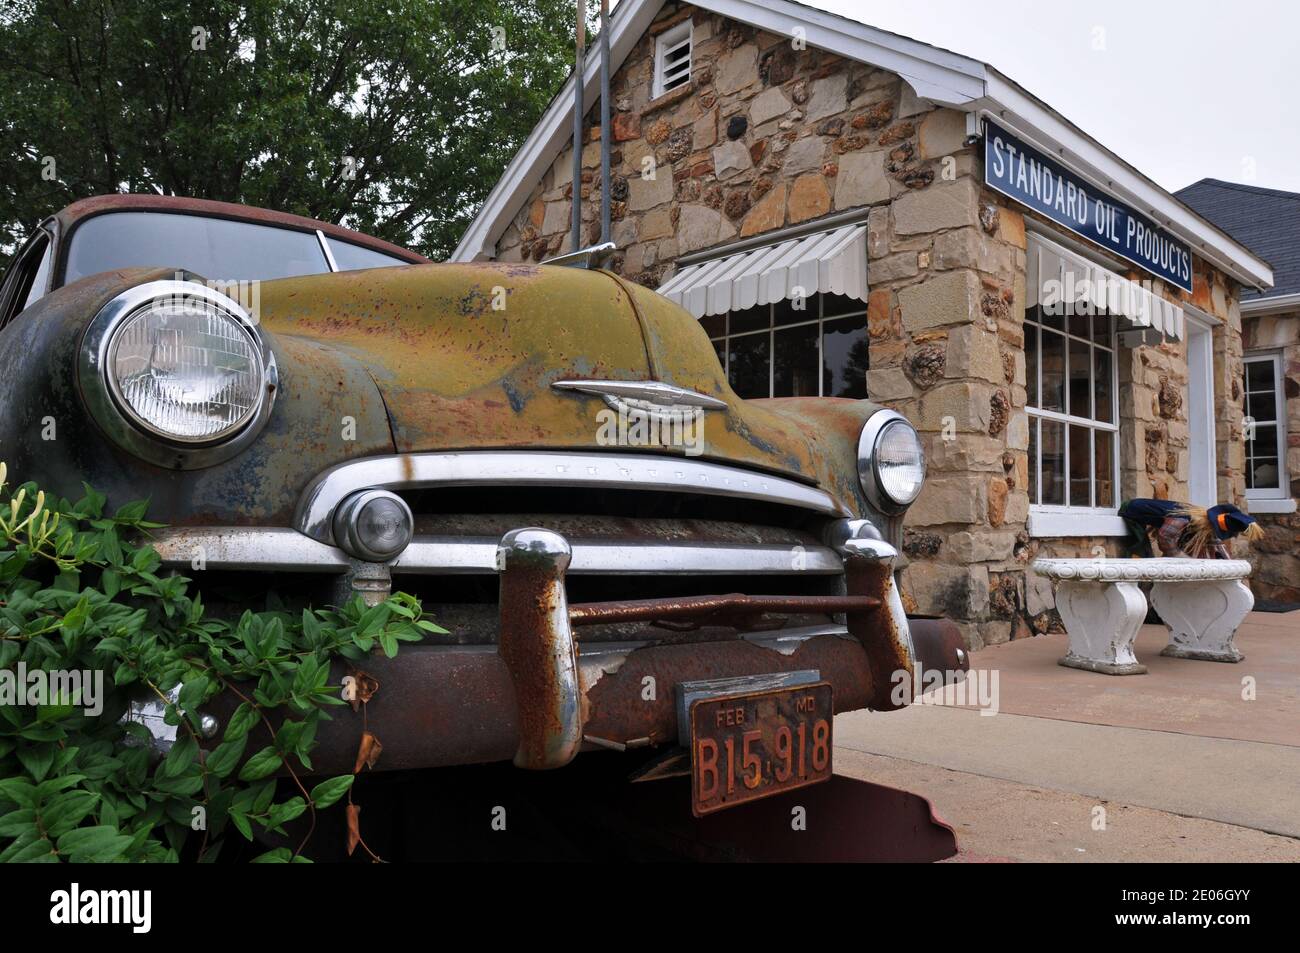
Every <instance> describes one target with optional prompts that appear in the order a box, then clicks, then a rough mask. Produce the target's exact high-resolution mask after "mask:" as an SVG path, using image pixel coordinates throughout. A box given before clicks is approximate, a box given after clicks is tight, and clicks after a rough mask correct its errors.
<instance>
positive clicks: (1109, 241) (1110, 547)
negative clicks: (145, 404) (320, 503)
mask: <svg viewBox="0 0 1300 953" xmlns="http://www.w3.org/2000/svg"><path fill="white" fill-rule="evenodd" d="M610 43H611V51H612V57H611V59H612V70H613V72H612V81H611V96H610V99H611V107H612V108H611V115H612V121H611V129H610V135H611V139H612V142H611V148H612V169H613V182H612V190H611V191H612V198H613V203H612V218H613V225H612V238H613V240H614V241H615V242H616V243H617V245H618V248H619V252H618V255H617V257H616V258H615V259H614V263H613V267H614V269H615V270H616V271H618V272H620V273H621V274H623V275H624V276H626V277H628V278H631V279H633V280H635V281H638V282H640V283H642V284H645V285H647V286H649V287H653V288H657V289H659V290H660V292H661V293H663V294H665V295H667V296H669V297H671V298H673V299H674V300H676V301H678V302H679V303H681V304H682V305H683V306H684V307H685V308H687V310H689V311H690V312H691V313H693V314H694V315H695V316H696V317H698V318H700V320H701V321H702V323H703V324H704V326H705V328H706V329H707V330H708V332H709V335H710V337H711V338H712V339H713V340H714V343H715V346H716V347H717V349H718V354H719V358H720V360H721V361H722V363H723V365H724V367H726V369H727V371H728V375H729V378H730V380H731V383H732V386H733V387H734V388H735V389H736V391H737V392H738V393H740V394H741V395H742V396H744V397H748V398H767V397H781V396H792V395H799V396H803V395H821V396H827V397H865V396H870V397H872V398H873V399H876V400H878V401H881V402H882V403H885V404H887V405H889V406H891V407H893V408H895V409H897V410H899V411H900V412H902V413H903V414H905V415H906V416H907V417H908V418H909V419H910V420H911V421H912V422H913V423H914V424H915V425H916V426H917V428H918V430H920V431H921V433H922V436H923V439H924V440H925V441H926V445H927V459H928V468H929V479H928V482H927V486H926V488H925V490H924V491H923V492H922V494H921V496H920V498H919V500H918V501H917V503H916V504H915V505H914V506H913V507H912V509H911V510H910V511H909V513H908V517H907V521H906V532H905V551H906V555H907V557H908V565H907V568H906V569H905V570H904V571H903V573H902V577H901V581H902V588H903V591H904V593H905V598H906V599H907V600H908V601H909V603H910V607H911V608H912V609H914V610H916V611H920V612H927V613H940V614H944V615H947V616H949V617H951V618H953V619H954V620H957V621H959V622H960V623H961V624H962V626H963V628H964V630H965V632H966V634H967V637H968V639H969V641H970V643H971V645H972V646H974V647H978V646H980V645H982V644H986V643H995V642H1002V641H1005V640H1007V639H1011V638H1018V637H1024V636H1029V635H1032V634H1035V633H1041V632H1045V631H1048V630H1049V629H1051V628H1053V627H1054V626H1059V619H1058V618H1057V617H1056V614H1055V611H1054V605H1053V597H1052V590H1051V586H1050V585H1049V584H1048V582H1047V581H1046V580H1045V579H1041V578H1038V577H1037V576H1036V575H1035V574H1033V573H1032V572H1030V571H1029V570H1028V569H1027V567H1028V565H1029V563H1030V561H1031V560H1032V559H1033V557H1034V556H1035V555H1037V554H1043V555H1049V554H1054V555H1077V554H1090V553H1094V552H1105V553H1110V554H1118V553H1119V552H1120V548H1119V547H1120V543H1121V541H1122V539H1121V537H1122V536H1123V534H1124V527H1123V523H1122V521H1121V520H1120V519H1119V518H1118V517H1117V516H1116V510H1117V507H1118V505H1119V502H1120V500H1121V499H1123V498H1125V497H1131V496H1157V497H1167V498H1170V499H1182V500H1189V499H1190V500H1192V501H1195V502H1200V503H1210V502H1213V501H1214V500H1216V499H1217V500H1231V501H1235V502H1238V503H1240V504H1242V505H1243V506H1244V505H1245V490H1246V477H1245V444H1244V443H1243V439H1242V422H1243V414H1244V411H1243V391H1242V386H1241V381H1242V373H1243V364H1242V347H1243V345H1242V337H1241V309H1240V304H1239V299H1240V292H1241V289H1242V288H1248V289H1257V290H1263V289H1267V288H1268V287H1269V286H1270V285H1271V283H1272V273H1271V271H1270V268H1269V266H1268V265H1267V264H1266V263H1265V262H1264V261H1263V260H1261V259H1260V258H1259V257H1258V256H1257V255H1256V254H1254V253H1253V252H1251V251H1250V250H1249V249H1247V248H1245V247H1243V246H1242V245H1241V244H1240V243H1238V242H1237V241H1235V240H1233V239H1232V238H1231V237H1229V236H1228V235H1227V234H1225V233H1224V232H1222V231H1220V230H1219V229H1218V228H1216V227H1215V226H1213V225H1211V224H1210V223H1208V222H1207V221H1205V220H1204V219H1203V218H1201V217H1200V216H1199V215H1197V214H1196V213H1194V212H1193V211H1192V210H1191V209H1189V208H1188V207H1187V206H1186V205H1184V204H1183V203H1182V202H1180V201H1179V200H1178V199H1176V198H1175V197H1174V196H1172V195H1170V194H1169V193H1167V192H1165V191H1164V190H1163V189H1161V188H1160V187H1159V186H1157V185H1156V184H1155V183H1153V182H1152V181H1151V180H1149V179H1148V178H1146V177H1145V176H1143V175H1142V174H1141V173H1140V172H1139V171H1137V170H1135V169H1133V168H1132V167H1131V166H1129V165H1127V164H1126V163H1125V162H1124V161H1123V160H1122V159H1120V158H1119V157H1117V156H1115V155H1114V154H1113V153H1111V152H1110V151H1108V150H1107V149H1106V148H1105V147H1103V146H1102V145H1101V144H1099V143H1097V142H1096V141H1094V140H1093V139H1091V138H1089V137H1088V136H1087V135H1086V134H1084V133H1083V132H1082V131H1080V130H1079V129H1077V128H1075V127H1074V126H1073V125H1071V124H1070V123H1069V121H1068V120H1066V119H1065V118H1064V117H1062V116H1060V115H1059V114H1058V113H1056V112H1054V111H1053V110H1052V109H1051V108H1050V107H1048V106H1047V105H1045V104H1043V103H1042V102H1040V101H1039V100H1037V99H1035V98H1034V97H1033V96H1032V95H1031V94H1030V93H1029V92H1027V91H1026V90H1024V89H1023V88H1021V87H1020V86H1018V85H1017V84H1016V83H1014V82H1012V81H1011V80H1010V79H1008V78H1007V77H1005V76H1004V75H1002V74H1001V73H999V72H998V71H997V70H995V69H993V68H992V67H991V66H988V65H987V64H985V63H982V62H980V61H978V60H973V59H970V58H968V57H965V56H960V55H957V54H954V53H950V52H947V51H945V50H940V49H937V48H935V47H932V46H928V45H926V44H923V43H918V42H916V41H913V40H910V39H907V38H905V37H901V36H898V35H895V34H891V33H886V32H883V31H879V30H875V29H873V28H871V27H869V26H865V25H863V24H861V23H858V22H855V21H852V20H848V19H844V18H841V17H837V16H834V15H832V14H828V13H823V12H821V11H818V10H814V9H812V8H809V7H806V6H802V5H799V4H796V3H791V2H787V0H764V2H762V3H759V2H751V0H700V2H697V3H693V4H687V3H676V2H667V3H665V2H662V0H623V2H622V3H620V4H619V6H618V8H617V10H616V13H615V16H614V17H613V19H612V22H611V26H610ZM584 89H585V90H586V100H585V101H586V102H587V103H590V104H592V109H591V110H590V112H589V113H588V123H587V129H586V133H585V134H584V136H583V141H582V142H581V143H579V148H580V149H581V168H582V176H581V181H580V182H579V184H578V185H579V189H580V194H581V196H582V198H583V201H584V204H583V215H582V218H583V223H584V225H583V228H584V230H585V231H584V234H583V236H582V241H583V243H584V244H587V243H591V242H594V241H595V240H597V239H598V237H599V234H600V232H599V200H600V176H599V161H600V134H601V133H600V129H599V126H598V122H599V111H598V108H597V107H596V102H597V95H598V93H599V83H598V72H597V64H595V63H592V62H589V63H588V68H587V71H586V74H585V76H584ZM572 103H573V80H572V78H571V79H570V81H569V84H568V85H567V86H566V88H565V89H564V90H562V91H560V93H559V94H558V95H557V97H556V99H555V101H554V102H553V103H552V105H551V107H550V108H549V110H548V112H547V113H546V114H545V116H544V117H543V119H542V120H541V122H540V123H539V124H538V126H537V127H536V128H535V129H534V131H533V133H532V135H531V136H530V137H529V139H528V140H527V141H526V143H525V144H524V146H523V147H522V148H521V150H520V152H519V153H518V154H517V155H516V156H515V158H514V160H513V161H512V162H511V164H510V166H509V167H508V169H507V171H506V173H505V175H504V176H503V178H502V180H501V181H500V182H499V183H498V184H497V186H496V188H495V189H494V190H493V192H492V193H491V195H490V196H489V197H488V199H487V201H486V202H485V204H484V206H483V208H482V209H481V210H480V211H479V213H478V215H477V216H476V218H475V219H474V221H473V222H472V223H471V225H470V227H469V228H468V229H467V231H466V233H465V235H464V237H463V239H462V241H461V243H460V245H459V247H458V248H457V249H456V252H455V255H454V258H455V259H456V260H461V261H470V260H476V259H500V260H506V261H534V262H535V261H541V260H542V259H545V258H547V257H549V256H552V255H555V254H559V253H563V252H565V251H568V250H570V238H569V225H570V216H571V213H572V206H571V201H572V182H571V179H572V159H573V153H572V151H571V150H572V148H573V144H572V141H571V139H572V118H571V112H572Z"/></svg>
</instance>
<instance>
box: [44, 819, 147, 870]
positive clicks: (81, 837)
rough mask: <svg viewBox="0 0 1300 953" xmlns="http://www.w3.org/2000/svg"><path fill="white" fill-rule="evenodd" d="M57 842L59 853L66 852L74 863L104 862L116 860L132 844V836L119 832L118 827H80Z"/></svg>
mask: <svg viewBox="0 0 1300 953" xmlns="http://www.w3.org/2000/svg"><path fill="white" fill-rule="evenodd" d="M56 843H57V844H58V846H59V853H60V854H66V855H67V856H68V858H69V859H70V860H72V861H73V862H74V863H86V864H102V863H107V862H108V861H111V860H116V859H117V858H118V857H119V856H121V854H122V853H123V851H125V850H126V848H127V847H128V846H130V844H131V838H130V837H127V836H125V835H123V834H120V833H118V830H117V828H115V827H108V826H106V825H101V826H99V827H79V828H77V829H76V830H72V831H68V833H66V834H64V835H63V836H62V837H60V838H59V839H58V840H57V841H56Z"/></svg>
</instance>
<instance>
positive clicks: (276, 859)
mask: <svg viewBox="0 0 1300 953" xmlns="http://www.w3.org/2000/svg"><path fill="white" fill-rule="evenodd" d="M292 858H293V851H291V850H289V848H287V847H277V848H276V849H275V850H268V851H267V852H266V853H265V854H258V855H257V856H256V857H254V858H253V859H252V860H250V861H249V863H250V864H287V863H289V861H290V860H291V859H292ZM277 876H278V874H277Z"/></svg>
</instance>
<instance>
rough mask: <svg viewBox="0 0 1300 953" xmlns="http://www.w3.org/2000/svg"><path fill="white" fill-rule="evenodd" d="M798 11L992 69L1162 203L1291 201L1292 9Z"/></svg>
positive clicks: (1024, 6)
mask: <svg viewBox="0 0 1300 953" xmlns="http://www.w3.org/2000/svg"><path fill="white" fill-rule="evenodd" d="M804 2H806V3H809V4H811V5H812V6H817V7H820V8H822V9H825V10H830V11H832V12H834V13H839V14H843V15H844V16H848V17H852V18H853V19H856V20H859V21H861V22H863V23H867V24H870V25H871V26H876V27H880V28H881V29H885V30H890V31H892V32H894V33H901V34H903V35H905V36H910V37H913V38H914V39H917V40H923V41H924V42H926V43H933V44H934V45H936V46H941V47H944V48H945V49H949V50H952V51H954V52H957V53H962V54H964V55H966V56H970V57H973V58H975V59H980V60H983V61H984V62H986V63H989V64H991V65H993V66H995V67H997V68H998V69H999V70H1001V71H1002V72H1003V73H1004V74H1006V75H1007V76H1008V77H1010V78H1011V79H1013V80H1015V81H1016V82H1017V83H1019V84H1020V85H1021V86H1023V87H1024V88H1025V89H1026V90H1028V91H1029V92H1030V93H1032V94H1034V95H1035V96H1037V97H1038V98H1039V99H1041V100H1043V101H1044V102H1045V103H1047V104H1048V105H1050V106H1052V107H1054V108H1055V109H1056V110H1057V111H1058V112H1060V113H1061V114H1062V115H1064V116H1065V118H1067V119H1069V120H1070V121H1071V122H1073V123H1074V124H1075V125H1076V126H1078V127H1079V128H1080V129H1082V130H1084V131H1085V132H1087V133H1088V134H1090V135H1091V136H1093V137H1094V138H1095V139H1097V140H1098V141H1099V142H1101V143H1102V144H1103V145H1105V146H1106V147H1107V148H1109V149H1110V150H1111V151H1113V152H1115V153H1116V154H1117V155H1119V156H1121V157H1122V158H1124V159H1125V160H1127V161H1128V162H1130V163H1131V164H1133V165H1134V166H1136V167H1137V168H1138V169H1140V170H1141V171H1142V172H1144V173H1146V174H1147V175H1148V176H1150V177H1151V178H1153V179H1155V181H1156V182H1158V183H1160V184H1161V185H1162V186H1164V187H1165V188H1166V189H1168V190H1169V191H1171V192H1172V191H1174V190H1176V189H1180V188H1182V187H1183V186H1185V185H1190V184H1191V183H1192V182H1195V181H1196V180H1198V179H1202V178H1206V177H1210V178H1215V179H1225V180H1227V181H1229V182H1247V183H1250V184H1252V185H1260V186H1264V187H1267V188H1274V189H1286V190H1287V191H1290V192H1300V108H1297V98H1298V97H1297V94H1298V93H1300V3H1297V2H1296V0H1235V2H1212V0H1187V2H1177V3H1175V2H1171V0H1088V2H1077V0H993V2H989V0H804Z"/></svg>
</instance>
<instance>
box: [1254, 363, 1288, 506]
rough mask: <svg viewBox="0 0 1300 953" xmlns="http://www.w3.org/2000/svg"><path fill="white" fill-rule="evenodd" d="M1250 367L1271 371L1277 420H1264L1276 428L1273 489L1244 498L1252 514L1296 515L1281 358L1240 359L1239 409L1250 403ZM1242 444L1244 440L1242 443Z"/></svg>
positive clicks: (1263, 490) (1255, 489)
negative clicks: (1255, 365) (1288, 456)
mask: <svg viewBox="0 0 1300 953" xmlns="http://www.w3.org/2000/svg"><path fill="white" fill-rule="evenodd" d="M1251 364H1268V365H1270V366H1271V367H1272V368H1273V414H1274V416H1275V417H1276V420H1269V421H1264V423H1266V424H1271V425H1273V426H1274V427H1275V428H1276V432H1277V446H1276V448H1275V449H1276V450H1277V454H1276V455H1277V482H1278V485H1277V486H1276V487H1266V488H1263V489H1260V488H1258V487H1254V488H1248V489H1247V490H1246V499H1247V500H1248V501H1249V503H1250V510H1251V512H1252V513H1269V512H1272V513H1292V512H1295V500H1293V499H1291V488H1290V474H1289V473H1288V472H1287V466H1286V450H1287V433H1286V416H1287V415H1286V390H1285V387H1284V385H1283V381H1284V378H1283V366H1282V355H1281V353H1279V352H1277V351H1254V352H1251V353H1249V354H1246V355H1245V356H1244V358H1243V360H1242V374H1241V377H1242V380H1241V390H1242V405H1243V406H1242V409H1243V411H1244V410H1245V409H1246V406H1247V404H1248V402H1249V398H1248V396H1247V382H1248V381H1249V379H1250V375H1249V373H1248V370H1247V369H1248V368H1249V366H1250V365H1251ZM1242 442H1243V444H1244V443H1245V441H1244V440H1243V441H1242ZM1246 468H1247V469H1248V470H1249V469H1250V456H1249V453H1247V456H1246Z"/></svg>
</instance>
